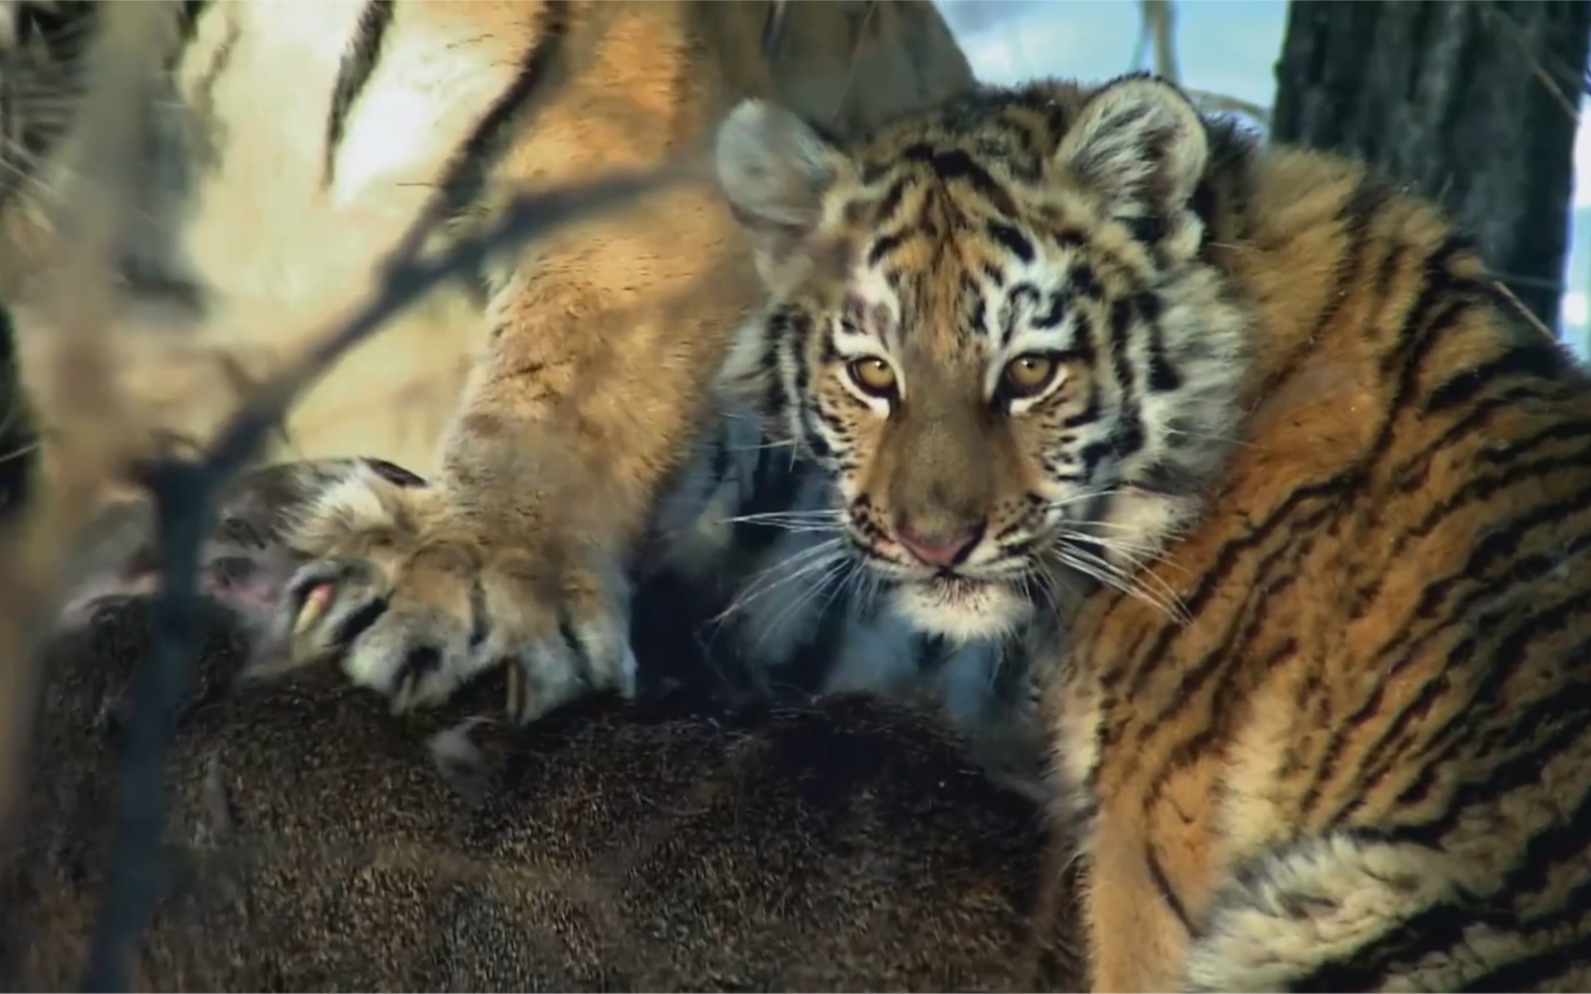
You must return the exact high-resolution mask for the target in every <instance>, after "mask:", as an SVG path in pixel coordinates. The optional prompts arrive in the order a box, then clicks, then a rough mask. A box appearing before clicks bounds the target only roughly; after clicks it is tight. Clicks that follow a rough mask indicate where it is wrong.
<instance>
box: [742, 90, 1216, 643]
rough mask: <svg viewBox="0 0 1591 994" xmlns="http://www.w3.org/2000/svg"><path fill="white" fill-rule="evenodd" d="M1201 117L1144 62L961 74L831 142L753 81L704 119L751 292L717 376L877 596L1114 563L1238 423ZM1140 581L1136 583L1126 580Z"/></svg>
mask: <svg viewBox="0 0 1591 994" xmlns="http://www.w3.org/2000/svg"><path fill="white" fill-rule="evenodd" d="M1207 160H1208V144H1207V139H1206V132H1205V125H1204V122H1203V121H1202V120H1201V118H1200V117H1199V115H1198V113H1197V112H1196V111H1195V109H1194V108H1193V106H1192V105H1191V104H1190V103H1189V102H1188V100H1187V99H1186V97H1185V96H1183V94H1182V93H1181V92H1180V91H1178V90H1177V89H1175V88H1174V87H1172V86H1171V85H1169V84H1166V83H1163V82H1160V81H1157V80H1153V79H1149V78H1145V77H1136V76H1135V77H1125V78H1122V79H1119V80H1116V81H1114V82H1112V83H1109V84H1106V85H1104V86H1102V87H1099V88H1097V89H1093V90H1089V89H1084V88H1081V87H1078V86H1075V85H1072V84H1067V83H1060V82H1046V83H1039V84H1033V85H1030V86H1028V87H1025V88H1020V89H1013V90H1005V89H985V90H982V91H980V92H978V93H975V94H972V95H969V96H965V97H958V98H955V99H953V100H951V101H950V102H948V103H945V104H943V105H941V106H939V107H937V108H935V109H933V110H930V111H927V112H924V113H921V114H919V115H917V116H915V117H913V118H910V119H906V120H903V121H900V122H898V123H897V124H895V125H894V126H892V127H890V128H888V129H885V130H883V131H881V132H879V133H877V134H875V135H872V136H870V137H868V138H865V139H862V140H861V141H859V142H858V143H856V144H855V145H853V146H852V147H842V146H841V145H839V144H838V143H836V142H835V141H834V140H832V139H830V138H828V137H826V136H824V135H822V134H820V133H819V132H818V131H817V130H815V129H814V128H812V127H810V126H808V125H807V124H805V123H803V122H802V121H800V120H798V119H797V118H796V117H795V116H793V115H791V114H790V113H787V112H785V111H783V110H781V109H780V108H778V107H775V106H772V105H769V104H767V103H763V102H757V101H748V102H745V103H743V104H741V105H740V106H739V107H737V108H736V109H735V110H734V111H733V112H732V114H731V115H730V116H729V117H728V118H727V119H726V121H725V123H724V124H723V125H722V127H721V129H720V132H719V136H718V144H717V167H718V171H719V177H720V183H721V184H722V187H723V189H724V191H725V194H726V196H727V197H728V199H729V201H730V202H731V204H732V206H733V208H734V210H735V212H736V214H737V216H738V217H739V218H740V219H741V221H742V223H743V225H744V227H745V229H746V231H747V232H748V233H749V235H750V237H751V240H752V242H753V244H754V246H755V251H756V256H757V263H758V267H759V271H760V272H761V275H762V278H763V281H764V283H765V285H766V288H767V290H768V302H767V307H766V309H765V310H764V311H762V312H761V313H760V314H759V315H758V316H757V317H756V318H754V319H753V320H751V321H750V322H748V324H747V325H746V326H745V328H744V329H743V330H742V332H741V335H740V338H739V340H738V342H737V344H736V347H735V349H734V352H733V354H732V356H731V358H730V359H729V361H728V363H727V365H726V367H725V371H724V377H723V381H722V382H723V384H724V386H725V388H726V390H727V391H728V392H729V393H730V395H731V396H732V397H739V398H743V399H744V400H746V401H747V402H749V403H751V404H753V405H755V406H757V407H759V408H760V409H761V411H762V412H763V414H764V415H765V417H766V418H767V420H768V422H769V424H770V426H771V429H770V430H771V431H774V432H776V433H778V434H779V435H781V436H786V437H787V438H788V440H790V441H792V442H794V443H795V444H797V445H798V446H800V447H801V448H802V449H803V450H804V451H805V453H806V454H807V455H808V456H810V457H811V458H812V459H813V460H815V461H816V462H817V463H818V464H819V465H821V466H822V467H823V468H824V469H825V470H826V471H827V472H828V473H829V475H830V476H831V478H832V481H833V483H834V489H835V494H836V501H837V503H838V504H839V508H840V518H841V520H842V521H843V527H844V530H845V532H846V534H847V536H848V537H849V539H850V542H851V544H852V545H853V546H854V549H855V552H856V554H857V555H858V556H860V557H861V558H862V559H863V560H864V561H865V562H866V563H867V565H868V566H869V567H871V569H872V570H873V571H874V574H875V576H876V577H877V578H879V579H880V580H881V581H882V586H883V587H884V588H886V589H888V590H889V591H890V592H891V593H890V596H891V597H893V598H894V601H895V605H896V607H897V608H898V609H899V610H901V611H902V612H903V613H904V614H905V615H906V616H907V617H908V618H910V619H911V620H913V621H914V622H915V623H916V624H918V625H919V626H921V627H922V628H923V629H926V630H928V631H931V632H935V633H937V634H941V635H944V636H948V637H950V638H952V639H956V640H967V639H972V638H978V637H984V636H998V635H1001V634H1003V633H1005V632H1008V631H1010V630H1011V629H1013V628H1014V627H1016V626H1018V625H1020V624H1022V623H1023V622H1024V621H1025V620H1026V619H1027V617H1028V616H1029V614H1030V613H1031V611H1032V608H1033V605H1034V604H1035V602H1037V601H1040V600H1042V599H1044V598H1046V597H1047V596H1049V595H1051V594H1053V593H1054V591H1055V584H1056V583H1057V582H1066V581H1067V580H1068V579H1075V578H1078V577H1085V578H1092V580H1094V581H1099V582H1105V583H1111V584H1115V585H1118V586H1121V587H1123V588H1125V589H1129V590H1131V589H1133V579H1132V574H1133V572H1134V569H1133V567H1134V566H1135V565H1136V564H1137V563H1140V562H1142V561H1144V560H1145V559H1146V558H1149V557H1152V556H1154V555H1156V553H1157V550H1158V549H1159V548H1160V547H1161V546H1162V545H1163V543H1164V542H1165V541H1166V539H1167V538H1168V536H1170V535H1171V534H1173V533H1174V532H1175V531H1176V530H1177V529H1178V527H1179V526H1180V525H1182V524H1184V523H1185V522H1187V520H1188V518H1189V517H1190V515H1192V514H1193V513H1195V511H1196V510H1197V508H1198V507H1199V504H1200V496H1201V494H1202V493H1203V492H1204V491H1205V490H1206V489H1207V488H1208V486H1209V485H1210V483H1211V481H1212V476H1213V474H1215V473H1216V472H1217V471H1218V469H1219V467H1220V466H1221V464H1222V459H1223V454H1224V453H1225V452H1226V451H1228V449H1229V446H1230V444H1231V440H1232V438H1233V437H1234V436H1235V434H1236V433H1237V432H1238V430H1239V429H1238V427H1237V425H1238V421H1239V418H1238V413H1239V412H1238V410H1237V407H1238V403H1239V400H1238V396H1239V388H1240V382H1239V381H1240V380H1241V378H1242V374H1243V343H1244V340H1245V338H1246V337H1247V330H1246V328H1245V320H1244V313H1243V311H1242V309H1241V306H1240V303H1239V302H1238V301H1235V300H1231V299H1228V298H1229V294H1228V291H1227V289H1226V287H1225V286H1224V284H1223V281H1222V279H1221V276H1220V273H1219V272H1218V271H1217V270H1216V269H1215V268H1214V267H1213V266H1212V265H1210V264H1209V263H1207V262H1206V261H1204V259H1203V257H1202V254H1201V250H1202V248H1203V247H1204V242H1205V241H1206V239H1207V238H1208V233H1207V232H1206V230H1205V224H1204V222H1203V221H1202V220H1201V218H1200V216H1199V212H1198V210H1197V209H1196V207H1197V205H1198V203H1199V201H1200V199H1201V184H1202V183H1204V182H1205V180H1206V174H1207V172H1208V163H1207ZM1136 592H1138V593H1139V594H1141V595H1142V596H1145V597H1149V598H1155V597H1157V596H1158V595H1157V593H1156V592H1155V591H1154V590H1151V589H1147V588H1146V589H1142V590H1138V591H1136Z"/></svg>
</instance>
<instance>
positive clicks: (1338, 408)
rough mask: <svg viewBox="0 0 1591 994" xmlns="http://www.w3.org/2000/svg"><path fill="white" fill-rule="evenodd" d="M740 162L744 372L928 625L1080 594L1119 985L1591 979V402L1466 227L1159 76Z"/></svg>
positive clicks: (858, 539) (986, 626) (1105, 983)
mask: <svg viewBox="0 0 1591 994" xmlns="http://www.w3.org/2000/svg"><path fill="white" fill-rule="evenodd" d="M719 168H720V173H721V176H722V180H723V183H724V186H725V189H726V191H727V193H728V195H729V197H730V199H731V200H732V201H733V202H734V203H735V206H736V209H737V211H738V213H739V215H740V216H741V217H742V218H744V219H745V221H746V223H747V226H748V229H749V231H750V232H751V234H752V235H753V237H754V238H755V240H756V242H757V245H758V253H759V256H760V260H761V268H762V272H763V275H764V278H765V280H766V283H767V285H768V288H769V291H770V295H771V300H770V302H769V305H768V307H767V309H766V311H765V312H764V315H763V317H762V318H761V319H760V320H757V321H754V322H751V323H749V324H748V325H747V326H746V332H745V334H744V335H743V337H742V338H741V340H740V343H739V346H738V348H737V350H736V352H735V353H734V359H733V361H732V363H731V365H730V367H729V369H728V370H727V373H726V384H727V386H728V387H729V388H730V389H732V390H735V391H738V392H739V393H740V394H741V395H743V396H744V397H746V398H748V400H749V401H750V402H751V403H753V404H755V405H757V406H759V407H760V408H761V409H762V411H763V413H764V415H765V416H766V418H767V423H768V425H769V426H770V430H772V431H774V432H778V433H780V434H782V435H783V436H784V437H788V438H792V439H794V440H796V441H797V442H798V443H799V444H800V445H801V446H802V448H803V449H804V451H805V452H806V453H807V454H808V456H810V457H811V459H812V461H813V462H814V464H816V465H818V466H821V467H824V468H825V469H826V470H827V472H828V474H829V475H830V477H831V478H832V480H833V482H834V484H835V486H836V489H837V491H838V493H839V495H840V500H839V502H838V504H837V505H836V508H835V510H836V512H837V513H838V514H839V515H840V516H841V517H842V518H843V521H844V524H845V528H846V531H847V533H848V535H849V537H850V539H851V541H852V544H853V546H854V547H855V549H856V550H857V553H858V555H859V557H860V558H862V559H864V560H865V561H866V562H867V563H868V564H869V566H871V567H872V568H873V570H874V571H875V572H876V574H877V575H878V577H879V580H880V582H881V584H883V585H884V586H885V587H886V588H887V589H890V590H892V591H893V593H892V596H893V597H894V599H895V600H896V602H897V603H898V604H899V605H900V607H901V608H902V609H903V610H905V611H906V612H908V613H909V614H911V615H912V616H913V617H914V618H915V619H916V620H917V621H918V623H919V624H921V625H923V626H925V627H928V628H937V629H938V630H940V631H942V632H944V633H946V634H947V635H956V636H968V635H976V634H979V633H987V632H991V631H996V630H1003V629H1006V628H1008V627H1010V626H1012V625H1018V626H1020V625H1036V626H1039V627H1041V628H1042V627H1045V626H1048V625H1049V624H1050V623H1051V622H1052V621H1053V619H1055V618H1057V617H1063V618H1064V621H1065V628H1066V631H1065V636H1064V638H1058V639H1055V640H1054V641H1053V642H1052V645H1053V647H1054V651H1053V652H1052V653H1051V654H1050V655H1049V656H1048V657H1045V658H1047V659H1048V660H1049V662H1050V665H1049V666H1048V667H1045V666H1040V665H1038V664H1036V665H1035V668H1036V669H1037V670H1039V671H1040V673H1042V674H1050V673H1053V674H1054V676H1053V678H1052V679H1051V678H1048V677H1045V678H1046V679H1048V682H1049V686H1048V687H1046V688H1045V690H1044V699H1043V714H1044V719H1045V722H1046V729H1047V731H1048V733H1049V735H1050V736H1051V740H1052V744H1053V746H1054V756H1055V765H1056V771H1057V773H1058V780H1059V783H1060V786H1061V787H1062V788H1063V794H1064V795H1065V796H1066V797H1067V798H1068V799H1069V803H1068V804H1066V805H1064V806H1065V808H1066V810H1067V813H1068V814H1070V815H1071V816H1074V817H1075V818H1076V819H1078V820H1079V821H1080V823H1081V826H1082V830H1083V833H1084V834H1083V839H1084V842H1083V845H1082V856H1083V867H1084V874H1085V878H1086V882H1087V887H1086V896H1085V900H1084V908H1085V918H1086V921H1087V926H1088V932H1089V944H1090V947H1091V958H1092V965H1093V986H1094V988H1095V989H1096V990H1361V989H1394V990H1503V989H1507V990H1521V989H1546V990H1579V989H1584V988H1585V987H1586V986H1587V985H1588V984H1591V831H1588V827H1591V650H1588V645H1591V459H1588V458H1587V454H1586V440H1587V438H1591V382H1588V380H1587V376H1586V373H1585V371H1584V370H1582V369H1580V368H1578V367H1577V366H1576V365H1575V364H1573V363H1572V362H1571V361H1570V360H1569V359H1568V357H1567V356H1566V355H1565V353H1564V352H1563V351H1562V349H1561V348H1560V346H1559V345H1558V344H1557V343H1556V342H1554V341H1552V340H1551V339H1550V337H1549V336H1547V335H1545V334H1543V333H1542V332H1541V331H1540V330H1539V328H1537V327H1535V326H1533V325H1532V324H1531V323H1529V321H1528V320H1527V319H1526V317H1525V315H1524V313H1523V312H1522V310H1521V309H1520V308H1519V307H1518V306H1517V304H1516V302H1515V301H1513V300H1512V298H1511V297H1509V296H1508V295H1507V294H1506V293H1505V292H1504V291H1503V290H1502V289H1501V288H1500V287H1499V284H1498V283H1497V281H1496V280H1495V278H1494V277H1492V276H1491V275H1490V274H1489V273H1488V272H1487V269H1486V267H1485V266H1484V265H1483V263H1482V261H1481V259H1480V258H1479V257H1478V255H1477V253H1476V252H1475V251H1474V249H1473V248H1472V247H1471V246H1470V245H1469V244H1468V243H1467V242H1466V240H1465V239H1464V238H1463V237H1462V236H1461V234H1460V233H1459V232H1458V231H1457V230H1456V228H1455V226H1454V224H1453V223H1452V222H1451V221H1450V220H1449V219H1448V218H1446V217H1445V216H1444V215H1443V213H1442V212H1441V211H1440V210H1438V209H1437V208H1436V207H1434V206H1433V205H1431V204H1429V203H1427V202H1425V201H1423V200H1421V199H1420V198H1418V197H1417V196H1414V195H1413V194H1410V193H1407V192H1404V191H1402V190H1400V189H1399V188H1398V187H1396V186H1394V185H1392V184H1391V183H1388V182H1386V181H1384V180H1381V179H1378V178H1376V177H1374V176H1373V175H1371V174H1370V173H1369V172H1368V171H1367V170H1366V169H1365V168H1363V167H1361V166H1360V165H1358V164H1355V163H1352V162H1348V161H1344V160H1341V159H1339V158H1335V157H1331V156H1326V155H1320V154H1316V153H1312V152H1308V151H1304V150H1298V149H1291V148H1285V147H1281V148H1278V147H1265V146H1262V145H1260V144H1258V143H1257V142H1255V141H1253V140H1251V139H1250V138H1249V137H1247V136H1245V135H1243V134H1241V133H1240V132H1239V131H1238V130H1237V129H1236V128H1234V127H1233V126H1232V125H1231V124H1229V123H1222V122H1219V121H1214V120H1208V119H1205V118H1203V117H1201V115H1200V114H1199V113H1198V112H1197V111H1196V110H1195V109H1194V107H1193V105H1192V103H1191V102H1190V101H1189V100H1188V99H1187V97H1186V96H1185V95H1184V94H1183V93H1181V92H1180V91H1179V90H1178V89H1176V88H1175V87H1174V86H1172V85H1170V84H1168V83H1165V82H1162V81H1158V80H1154V79H1150V78H1143V77H1127V78H1123V79H1119V80H1116V81H1114V82H1111V83H1108V84H1105V85H1103V86H1094V87H1090V86H1082V85H1078V84H1074V83H1070V82H1059V81H1057V82H1041V83H1036V84H1033V85H1030V86H1026V87H1021V88H1016V89H987V90H982V91H980V92H977V93H974V94H970V95H963V96H957V97H953V98H951V99H950V100H949V101H947V102H946V103H944V104H943V105H941V106H939V107H937V108H934V109H932V110H929V111H925V112H923V113H920V114H915V115H911V116H909V117H908V118H907V119H906V120H904V121H902V122H899V123H897V124H895V125H892V126H890V127H888V128H886V129H884V130H882V131H881V132H880V133H878V134H876V135H872V136H869V137H868V138H866V139H865V140H861V141H853V142H843V141H840V142H837V141H834V140H832V139H830V138H828V137H825V136H823V135H820V134H819V133H818V132H816V131H815V130H813V129H811V128H809V127H807V126H806V125H805V124H803V123H802V122H801V121H800V120H799V119H798V118H797V117H796V116H794V115H792V114H789V113H787V112H784V111H782V110H779V109H778V108H776V107H773V106H771V105H769V104H766V103H760V102H752V103H748V104H746V105H744V106H742V107H740V108H738V109H737V110H736V111H735V112H734V113H733V114H732V115H731V116H730V118H729V119H728V121H727V123H726V124H725V126H724V128H723V129H722V132H721V136H720V140H719ZM1054 593H1059V594H1061V595H1063V596H1064V598H1065V601H1066V603H1065V605H1064V610H1062V611H1059V612H1057V611H1056V610H1054V609H1053V608H1051V607H1049V599H1050V596H1049V595H1051V594H1054ZM1036 604H1037V605H1038V608H1037V609H1035V605H1036Z"/></svg>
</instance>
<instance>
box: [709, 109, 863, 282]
mask: <svg viewBox="0 0 1591 994" xmlns="http://www.w3.org/2000/svg"><path fill="white" fill-rule="evenodd" d="M715 161H716V164H717V169H718V183H719V186H720V187H722V189H723V191H724V195H725V196H726V197H727V198H728V199H729V203H730V206H731V207H732V208H733V210H734V213H735V217H736V218H737V219H738V220H739V221H740V223H741V225H742V226H743V227H744V228H745V229H746V231H747V233H748V234H749V235H750V236H751V238H752V244H753V246H754V248H755V250H756V254H757V268H758V270H759V271H760V272H761V273H762V278H763V280H764V281H765V282H767V283H768V284H769V285H770V287H775V288H777V285H778V284H779V283H780V282H782V280H780V278H779V277H780V275H781V271H782V270H783V269H784V268H785V267H786V264H787V263H789V262H791V261H793V259H794V258H796V257H798V256H799V254H800V253H799V250H800V248H801V247H802V245H803V243H804V242H806V241H807V239H808V237H809V236H810V235H811V234H812V233H813V232H814V231H815V230H816V229H817V227H818V225H819V223H820V222H821V221H822V218H823V194H824V193H825V192H826V191H827V190H828V189H829V188H830V187H832V186H833V185H834V183H835V182H836V181H837V180H838V179H839V178H840V177H841V176H842V175H844V174H846V173H848V172H849V171H850V170H851V168H852V167H851V162H850V159H849V158H847V157H846V155H845V153H844V152H841V151H840V150H839V149H838V148H836V147H834V146H833V145H831V144H830V143H829V142H828V141H827V140H825V139H824V138H823V137H822V136H821V135H819V134H818V133H817V131H815V130H814V129H813V128H812V127H811V126H810V125H808V124H807V123H805V122H804V121H802V120H801V119H800V118H798V117H796V116H795V115H794V114H792V113H790V112H789V111H787V110H785V109H784V108H782V107H779V106H776V105H774V104H771V103H768V102H767V101H764V100H744V101H742V102H741V103H740V104H739V105H738V106H737V107H736V108H735V109H734V110H733V111H731V112H730V113H729V116H728V117H727V118H725V119H724V123H723V124H722V125H720V126H719V128H718V144H717V149H716V152H715Z"/></svg>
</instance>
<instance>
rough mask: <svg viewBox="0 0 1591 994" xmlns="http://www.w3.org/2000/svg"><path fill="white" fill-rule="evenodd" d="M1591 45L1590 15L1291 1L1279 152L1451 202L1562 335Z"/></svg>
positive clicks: (1538, 7)
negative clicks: (1324, 157)
mask: <svg viewBox="0 0 1591 994" xmlns="http://www.w3.org/2000/svg"><path fill="white" fill-rule="evenodd" d="M1588 45H1591V3H1588V2H1586V0H1512V2H1508V3H1501V2H1494V0H1399V2H1397V3H1384V2H1383V3H1358V2H1352V0H1347V2H1331V0H1294V2H1293V3H1292V4H1291V5H1290V7H1289V11H1288V18H1287V34H1286V38H1285V39H1284V41H1283V43H1282V55H1281V61H1280V62H1279V63H1278V64H1277V67H1276V77H1277V84H1278V85H1277V93H1276V108H1275V112H1274V115H1273V119H1272V137H1273V139H1274V140H1276V141H1285V142H1294V143H1298V144H1303V145H1310V146H1313V147H1316V148H1322V149H1329V150H1332V151H1337V152H1342V153H1345V154H1348V155H1351V156H1353V157H1355V158H1358V159H1362V160H1365V161H1368V162H1371V163H1373V164H1375V165H1376V166H1377V167H1379V168H1380V169H1381V170H1383V172H1384V173H1385V174H1387V175H1389V176H1391V177H1392V178H1394V179H1395V180H1398V181H1401V182H1410V183H1412V184H1414V186H1415V187H1416V188H1418V189H1419V190H1420V191H1422V192H1423V193H1425V194H1426V195H1428V196H1431V197H1434V198H1436V199H1437V200H1439V201H1441V202H1442V203H1443V204H1444V205H1446V206H1447V208H1448V209H1449V210H1451V211H1453V212H1454V213H1455V214H1456V215H1457V216H1458V218H1459V219H1460V220H1461V221H1462V222H1463V223H1464V224H1465V225H1466V226H1467V227H1468V229H1469V233H1470V234H1471V235H1472V236H1473V237H1474V238H1475V240H1476V241H1477V242H1478V243H1479V244H1480V247H1481V250H1482V252H1483V253H1484V254H1485V256H1486V258H1487V260H1488V261H1489V262H1490V264H1491V265H1492V267H1493V268H1494V269H1495V270H1496V271H1497V273H1498V274H1499V276H1501V277H1502V278H1503V281H1504V282H1505V283H1506V284H1507V285H1508V286H1509V287H1510V289H1512V290H1513V291H1514V293H1515V294H1517V295H1518V297H1519V299H1520V300H1521V301H1523V302H1524V304H1525V305H1526V306H1527V307H1529V308H1530V309H1531V310H1532V311H1533V312H1535V314H1536V315H1537V316H1538V317H1540V318H1541V319H1542V321H1543V322H1545V323H1546V325H1547V326H1548V327H1549V328H1555V327H1556V326H1557V320H1558V303H1559V297H1560V295H1561V290H1562V281H1563V263H1564V253H1565V251H1566V249H1567V244H1568V235H1569V214H1570V210H1571V204H1570V199H1571V192H1572V184H1573V182H1574V179H1573V177H1574V163H1573V157H1574V136H1575V128H1576V125H1577V124H1578V122H1579V103H1580V92H1581V89H1582V87H1583V85H1584V79H1585V72H1586V57H1587V48H1588Z"/></svg>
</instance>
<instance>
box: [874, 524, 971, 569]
mask: <svg viewBox="0 0 1591 994" xmlns="http://www.w3.org/2000/svg"><path fill="white" fill-rule="evenodd" d="M983 528H984V522H983V521H982V520H978V521H962V522H951V523H949V525H948V527H944V528H922V527H919V526H918V525H916V524H914V523H913V522H912V520H911V519H910V518H905V517H902V518H898V519H896V521H895V539H896V541H898V542H900V544H901V545H903V546H904V547H905V548H906V551H907V552H910V553H911V554H912V555H914V556H916V557H917V558H918V559H919V560H921V561H922V562H923V563H924V564H925V565H928V566H941V567H946V566H956V565H959V564H960V563H961V562H962V561H964V560H965V559H966V558H967V556H968V555H970V554H971V552H972V548H973V546H975V545H977V544H978V540H979V539H980V538H982V537H983Z"/></svg>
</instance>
